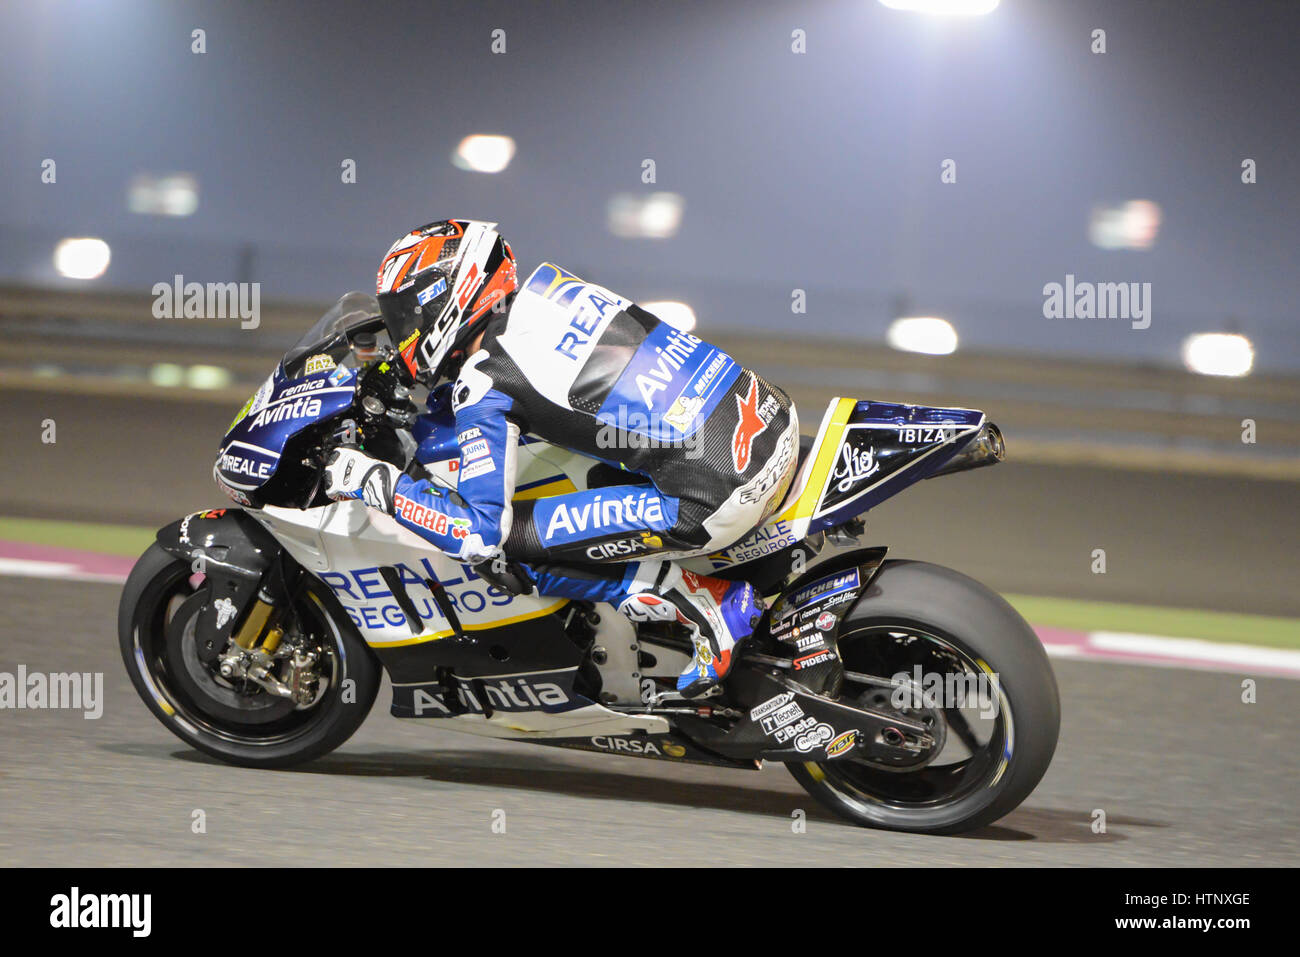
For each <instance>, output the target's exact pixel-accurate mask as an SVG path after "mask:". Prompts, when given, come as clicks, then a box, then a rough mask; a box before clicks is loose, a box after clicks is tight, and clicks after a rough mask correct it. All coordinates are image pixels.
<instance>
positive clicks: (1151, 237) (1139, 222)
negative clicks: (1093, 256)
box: [1088, 199, 1160, 249]
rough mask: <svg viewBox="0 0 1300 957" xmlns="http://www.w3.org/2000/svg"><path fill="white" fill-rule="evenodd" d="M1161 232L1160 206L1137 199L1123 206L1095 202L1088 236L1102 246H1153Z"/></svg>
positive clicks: (1123, 247)
mask: <svg viewBox="0 0 1300 957" xmlns="http://www.w3.org/2000/svg"><path fill="white" fill-rule="evenodd" d="M1158 232H1160V206H1159V204H1158V203H1153V202H1152V201H1151V200H1149V199H1133V200H1129V201H1128V202H1127V203H1122V204H1121V205H1119V206H1094V207H1093V208H1092V218H1091V220H1090V221H1089V223H1088V239H1089V241H1091V243H1092V244H1093V245H1094V246H1099V247H1101V248H1102V249H1150V248H1151V246H1152V245H1153V244H1154V243H1155V241H1156V234H1157V233H1158Z"/></svg>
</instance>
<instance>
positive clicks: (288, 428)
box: [215, 364, 357, 505]
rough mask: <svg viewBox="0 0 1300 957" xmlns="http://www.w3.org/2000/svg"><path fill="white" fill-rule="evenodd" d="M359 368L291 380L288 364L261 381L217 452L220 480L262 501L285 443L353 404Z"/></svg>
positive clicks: (255, 501)
mask: <svg viewBox="0 0 1300 957" xmlns="http://www.w3.org/2000/svg"><path fill="white" fill-rule="evenodd" d="M356 378H357V370H356V369H349V368H346V367H343V366H335V367H334V368H322V369H321V370H320V371H317V372H312V373H311V374H309V375H303V376H298V377H296V378H291V377H290V376H288V375H286V373H285V369H284V365H283V364H281V365H280V366H277V367H276V370H275V371H274V372H273V373H271V375H270V376H268V377H267V380H266V381H265V382H264V383H262V387H261V388H260V389H258V390H257V392H256V393H255V394H254V395H253V396H252V398H250V399H249V400H248V402H246V403H245V404H244V407H243V408H242V409H240V411H239V414H238V415H236V416H235V419H234V421H233V422H231V424H230V428H229V429H228V430H227V431H226V435H225V438H223V439H222V441H221V450H220V452H219V454H218V456H217V463H216V467H215V475H216V478H217V481H218V483H219V484H221V485H222V486H223V487H225V488H227V489H228V490H229V489H234V490H235V491H236V492H238V493H239V494H240V495H242V496H243V497H244V498H245V499H247V500H248V501H246V502H243V499H240V498H239V497H238V496H232V497H234V498H235V499H236V501H241V502H243V503H244V504H253V505H257V504H263V503H262V502H261V501H260V500H259V499H260V496H259V495H258V493H259V491H260V490H261V489H263V488H264V487H265V485H266V484H267V482H269V481H270V480H271V479H272V477H273V476H274V475H275V474H276V470H277V469H278V468H279V465H280V459H281V456H282V454H283V453H284V449H285V445H286V444H287V443H288V442H289V440H290V439H292V438H293V437H294V436H295V435H297V434H298V433H300V432H302V431H303V430H304V429H307V428H310V427H311V426H313V425H316V424H317V423H319V422H322V421H324V420H325V419H328V418H330V417H331V416H334V415H337V414H338V413H339V412H342V411H343V410H345V409H347V408H348V407H349V406H350V405H351V404H352V399H353V394H354V391H355V387H356Z"/></svg>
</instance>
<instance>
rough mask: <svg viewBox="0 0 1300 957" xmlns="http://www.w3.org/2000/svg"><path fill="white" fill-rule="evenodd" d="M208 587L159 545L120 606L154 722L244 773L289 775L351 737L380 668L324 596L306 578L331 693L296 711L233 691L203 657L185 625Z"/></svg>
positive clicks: (127, 653)
mask: <svg viewBox="0 0 1300 957" xmlns="http://www.w3.org/2000/svg"><path fill="white" fill-rule="evenodd" d="M208 587H209V586H208V585H207V583H206V582H205V581H204V580H203V579H202V576H195V575H193V574H192V573H191V569H190V566H189V564H188V563H187V562H185V561H182V560H181V559H178V558H176V557H175V556H174V555H171V554H170V553H168V552H167V551H165V550H164V549H162V548H161V547H160V546H159V545H157V544H154V545H151V546H150V547H149V549H148V550H147V551H146V552H145V553H144V554H143V555H142V556H141V557H140V560H139V561H137V562H136V564H135V567H134V568H132V569H131V574H130V576H128V578H127V581H126V587H125V588H124V589H123V592H122V600H121V603H120V605H119V608H118V638H119V643H120V646H121V651H122V660H123V662H124V663H125V664H126V670H127V673H128V674H129V675H130V676H131V683H132V684H134V685H135V689H136V691H137V692H138V693H139V695H140V697H141V699H142V700H143V701H144V703H145V704H146V705H147V706H148V707H149V710H150V711H152V712H153V713H154V716H155V717H157V718H158V720H159V721H161V722H162V723H163V725H164V726H166V728H167V729H168V730H169V731H171V732H172V733H173V734H175V735H176V736H177V737H178V738H180V739H181V740H182V741H184V742H185V743H186V744H188V745H190V746H191V747H193V748H197V749H198V750H200V751H203V752H204V753H206V754H210V755H212V756H213V757H215V758H220V759H221V760H222V761H225V762H227V763H229V764H235V765H240V766H242V767H252V768H283V767H290V766H292V765H295V764H301V763H302V762H304V761H310V760H312V759H313V758H318V757H320V756H321V755H324V754H328V753H329V752H330V751H333V750H334V749H335V748H337V747H339V746H340V745H341V744H343V742H345V741H346V740H347V739H348V738H350V737H351V736H352V734H353V733H354V732H355V731H356V730H357V728H359V727H360V726H361V723H362V722H363V721H365V719H366V715H367V714H368V713H369V712H370V708H371V705H373V704H374V701H375V696H376V694H377V693H378V691H379V683H380V677H381V670H380V667H379V664H378V662H377V661H376V660H375V658H374V655H373V654H372V653H371V652H370V649H369V648H368V647H367V646H366V644H365V642H364V641H363V640H362V639H361V637H360V636H359V635H358V634H357V633H356V630H355V629H354V628H353V627H352V625H351V622H349V621H348V620H347V618H346V616H345V615H344V614H343V613H342V611H341V610H340V609H338V607H337V605H336V604H335V603H334V601H333V599H332V598H331V597H330V596H329V595H328V593H327V591H326V589H324V588H323V587H322V586H320V585H319V584H318V583H317V582H316V580H315V579H314V578H309V579H308V582H307V587H306V589H305V595H306V600H304V601H303V602H301V604H300V607H299V609H298V611H299V615H300V617H301V620H302V621H304V622H305V623H308V627H310V629H311V632H312V638H313V639H314V640H316V641H317V642H318V643H319V647H320V648H321V650H322V653H323V654H322V661H323V662H325V663H326V664H327V666H328V670H329V675H328V677H329V685H328V687H327V688H326V689H325V692H324V694H323V695H322V696H321V697H320V699H319V700H318V701H316V702H315V703H314V704H312V705H311V706H310V707H309V708H307V709H306V710H299V709H297V708H296V707H295V706H294V704H293V703H292V702H290V701H287V700H285V699H283V698H276V697H274V696H272V695H269V694H268V693H266V692H265V691H258V690H255V689H254V690H250V689H249V688H247V687H236V686H232V684H231V683H230V682H229V681H226V680H225V679H223V678H221V676H220V675H219V674H218V673H216V672H215V671H214V670H213V669H212V668H210V667H207V666H205V665H204V664H203V663H202V662H201V661H200V660H199V659H198V657H197V655H196V654H195V653H194V648H193V640H192V634H193V625H192V622H190V621H189V618H191V617H192V616H195V615H196V614H197V612H198V610H199V608H200V607H201V606H202V605H203V604H204V598H205V593H204V590H205V589H206V588H208ZM187 626H188V628H187Z"/></svg>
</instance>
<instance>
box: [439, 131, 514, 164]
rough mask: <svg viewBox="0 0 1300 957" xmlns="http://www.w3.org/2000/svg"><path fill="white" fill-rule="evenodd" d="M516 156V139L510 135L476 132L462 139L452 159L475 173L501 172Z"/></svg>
mask: <svg viewBox="0 0 1300 957" xmlns="http://www.w3.org/2000/svg"><path fill="white" fill-rule="evenodd" d="M514 156H515V141H514V140H512V139H511V138H510V137H508V136H492V135H489V134H486V133H476V134H475V135H473V136H467V137H465V138H464V139H463V140H461V141H460V145H459V146H457V147H456V152H455V153H453V154H452V156H451V161H452V162H453V163H455V164H456V165H457V166H459V167H460V168H461V169H467V170H472V171H473V172H475V173H499V172H501V171H502V170H503V169H505V168H506V167H507V166H509V165H510V161H511V160H512V159H514Z"/></svg>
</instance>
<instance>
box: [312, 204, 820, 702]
mask: <svg viewBox="0 0 1300 957" xmlns="http://www.w3.org/2000/svg"><path fill="white" fill-rule="evenodd" d="M495 225H496V224H495V223H482V222H476V221H472V220H444V221H440V222H434V223H430V224H428V225H426V226H422V227H420V228H419V229H415V230H412V231H411V232H410V233H407V234H406V235H405V236H403V237H402V238H401V239H399V240H398V241H397V242H396V243H394V244H393V246H392V248H391V249H389V251H388V253H387V254H386V255H385V256H384V259H383V261H382V263H381V264H380V267H379V275H378V282H377V293H378V299H379V303H380V309H381V311H382V313H383V318H384V323H385V326H386V327H387V330H388V333H389V335H390V337H391V338H392V341H393V343H394V344H395V345H396V348H397V350H398V352H399V354H400V356H401V361H402V363H403V364H404V365H405V369H406V372H408V373H409V374H410V376H411V377H412V378H413V379H414V380H416V381H419V382H421V383H423V384H424V385H426V386H429V387H430V388H431V389H432V391H431V392H430V396H429V405H430V409H431V412H436V411H437V408H438V407H439V406H441V405H442V403H444V402H445V394H446V392H448V391H449V392H450V393H451V396H450V404H451V410H452V413H453V414H454V417H455V428H456V432H457V438H458V441H459V446H460V462H459V469H458V472H457V476H458V479H457V481H458V487H457V489H456V490H451V489H448V488H444V487H441V486H439V485H435V484H433V483H432V482H431V481H429V480H428V479H427V478H423V477H420V478H416V477H412V476H411V475H408V474H406V473H403V472H401V471H400V470H399V469H397V468H396V467H395V466H393V465H391V464H389V463H386V462H381V461H379V460H378V459H375V458H372V457H370V456H367V455H366V454H365V453H364V452H363V451H361V450H359V449H356V448H351V447H347V448H341V449H339V450H338V451H336V452H335V453H334V454H333V456H332V457H331V459H330V461H329V463H328V464H327V469H326V471H327V485H326V492H327V494H328V495H330V496H331V497H332V498H335V499H346V498H354V499H361V500H363V501H364V502H365V503H366V504H367V505H369V506H371V507H373V508H377V509H382V510H383V511H385V512H387V513H389V514H391V515H393V516H394V517H395V518H396V519H397V520H398V521H399V522H400V523H401V524H402V525H403V526H405V527H407V528H410V529H411V530H412V531H414V532H415V533H417V534H419V535H420V536H422V537H423V538H424V539H426V540H427V541H429V542H430V543H431V544H432V545H434V546H435V547H436V548H438V549H440V550H442V551H443V552H446V553H447V554H449V555H450V556H452V557H453V558H455V559H457V560H459V561H462V562H466V563H470V564H473V565H475V566H476V568H477V569H478V570H480V572H481V573H482V574H483V575H484V577H485V578H488V579H489V580H492V581H496V582H498V583H504V584H507V585H508V586H509V587H511V588H512V590H516V591H531V585H534V584H535V585H536V587H537V589H538V591H539V592H540V593H541V594H543V595H555V596H559V597H566V598H573V599H585V600H590V601H605V602H609V603H611V604H613V605H615V606H616V607H617V608H618V609H619V611H620V612H622V613H623V614H624V615H626V616H627V617H628V618H630V619H632V620H633V621H638V620H641V621H644V620H667V621H677V622H680V623H681V624H683V625H685V626H686V627H687V628H688V629H689V630H690V632H691V635H692V645H693V648H694V656H693V658H692V661H691V663H690V665H689V666H688V667H687V669H686V670H685V671H684V672H683V673H682V675H681V677H680V678H679V679H678V681H677V688H678V691H679V692H680V693H681V694H682V695H683V696H684V697H688V698H689V697H696V696H698V695H700V694H703V693H704V692H706V691H708V690H709V689H711V688H712V687H714V686H715V685H716V684H717V683H718V682H720V681H721V680H722V679H723V678H724V677H725V676H726V675H727V673H728V671H729V670H730V667H731V663H732V660H733V657H734V655H735V654H736V653H737V645H738V644H739V643H740V642H742V641H743V640H744V639H745V638H747V637H748V636H749V635H750V634H751V633H752V632H753V628H754V625H755V624H756V623H757V621H758V619H759V617H760V615H761V612H762V608H761V605H760V602H759V600H758V598H757V596H756V595H755V593H754V590H753V588H752V587H751V586H750V585H749V584H748V583H745V582H728V581H723V580H720V579H716V578H711V577H706V576H703V575H697V574H694V573H692V572H690V571H688V570H685V569H682V568H680V567H679V566H678V565H676V564H675V563H674V561H673V559H679V558H685V557H689V556H696V555H703V554H707V553H709V552H713V551H717V550H718V549H721V548H725V547H726V546H728V545H731V544H733V543H734V542H736V541H738V540H740V539H741V538H743V537H744V536H745V535H746V534H748V533H749V532H750V531H752V530H753V529H754V528H755V527H756V526H758V525H759V524H760V523H761V522H762V521H763V520H764V519H765V518H767V516H768V515H770V514H771V513H772V511H773V510H774V509H775V507H776V505H777V504H778V503H779V502H780V501H781V499H782V498H783V497H784V495H785V493H786V491H787V489H788V487H789V485H790V481H791V479H792V478H793V475H794V471H795V467H796V464H797V458H798V457H797V454H796V450H797V448H798V436H799V424H798V419H797V417H796V414H795V408H794V405H793V403H792V402H791V401H790V399H789V397H788V396H786V394H785V393H784V392H782V391H781V390H780V389H778V388H775V387H774V386H772V385H770V384H769V383H767V382H766V381H764V380H763V379H762V378H761V377H760V376H758V375H756V374H755V373H753V372H751V371H750V370H748V369H745V368H742V367H741V366H740V365H738V364H737V363H736V362H735V361H734V360H733V359H732V358H731V357H730V356H728V355H727V354H726V353H724V352H722V351H721V350H720V349H717V348H716V347H714V346H711V345H709V344H708V343H707V342H704V341H703V340H701V339H699V338H697V337H696V336H693V335H691V334H690V333H688V332H683V331H680V330H678V329H676V328H675V327H673V326H671V325H668V324H667V323H664V322H661V321H660V320H659V319H657V318H656V317H655V316H653V315H651V314H650V313H648V312H646V311H645V310H644V309H642V308H640V307H639V306H637V305H635V304H634V303H633V302H631V301H630V300H628V299H626V298H624V297H622V296H620V295H618V294H617V293H614V292H611V291H610V290H608V289H605V288H603V287H601V286H598V285H595V284H592V283H588V282H585V281H583V280H582V279H579V278H578V277H577V276H575V275H573V274H571V273H569V272H566V271H565V270H564V269H562V268H560V267H559V266H556V265H553V264H551V263H543V264H542V265H541V266H539V267H538V268H537V269H536V270H534V272H533V273H532V275H531V276H529V277H528V278H527V279H526V280H524V282H523V284H522V287H520V284H519V283H518V280H517V274H516V268H515V259H514V254H513V253H512V252H511V249H510V246H509V245H508V244H507V243H506V241H505V240H504V239H503V238H502V237H501V236H500V235H499V234H498V233H497V232H496V231H495V229H494V226H495ZM443 379H451V380H454V386H443V387H442V388H435V386H437V384H438V383H439V382H440V381H441V380H443ZM521 433H531V434H533V435H537V436H540V437H541V438H542V439H544V440H546V441H548V442H551V443H554V444H556V445H560V446H563V447H565V448H568V449H571V450H573V451H576V452H580V453H583V454H585V455H587V456H590V457H592V458H593V459H596V460H598V462H593V466H594V467H593V470H592V473H591V477H590V478H589V485H590V487H589V488H587V489H582V490H575V491H569V492H566V493H564V494H557V495H550V496H544V497H541V498H535V499H532V500H530V501H521V502H515V503H513V504H512V502H511V499H512V497H513V496H514V492H515V488H514V483H515V454H516V446H517V443H518V441H519V437H520V434H521ZM599 463H604V464H603V465H602V464H599ZM507 559H508V560H509V562H508V563H507ZM519 562H523V563H526V564H525V565H520V564H518V563H519ZM488 566H490V568H491V571H489V570H488Z"/></svg>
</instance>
